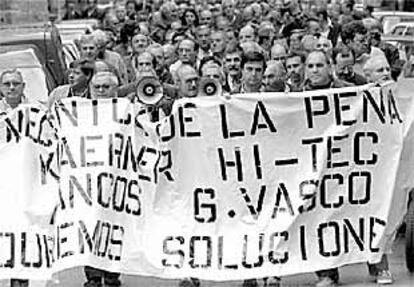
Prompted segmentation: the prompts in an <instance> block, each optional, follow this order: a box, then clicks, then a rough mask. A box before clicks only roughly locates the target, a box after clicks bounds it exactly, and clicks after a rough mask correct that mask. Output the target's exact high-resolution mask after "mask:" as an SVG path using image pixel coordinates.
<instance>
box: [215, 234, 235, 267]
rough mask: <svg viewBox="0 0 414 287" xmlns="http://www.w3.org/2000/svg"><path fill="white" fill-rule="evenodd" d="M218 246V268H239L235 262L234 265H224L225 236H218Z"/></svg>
mask: <svg viewBox="0 0 414 287" xmlns="http://www.w3.org/2000/svg"><path fill="white" fill-rule="evenodd" d="M217 248H218V258H217V263H218V269H219V270H222V269H223V268H224V269H232V270H237V269H238V268H239V266H238V265H237V264H233V265H227V264H226V265H224V266H223V258H224V237H223V236H222V235H220V236H218V240H217Z"/></svg>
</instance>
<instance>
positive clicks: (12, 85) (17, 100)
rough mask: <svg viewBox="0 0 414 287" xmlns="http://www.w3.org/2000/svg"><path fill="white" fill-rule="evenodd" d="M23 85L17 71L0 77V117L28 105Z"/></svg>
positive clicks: (17, 283)
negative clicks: (22, 105) (21, 105)
mask: <svg viewBox="0 0 414 287" xmlns="http://www.w3.org/2000/svg"><path fill="white" fill-rule="evenodd" d="M24 88H25V83H24V81H23V76H22V74H21V73H20V71H18V70H6V71H4V72H3V73H1V75H0V95H3V98H0V116H1V115H3V114H7V113H8V112H10V111H12V110H13V109H15V108H17V107H18V106H19V105H20V104H25V103H28V100H27V98H26V97H25V96H24ZM28 286H29V280H25V279H11V280H10V287H28Z"/></svg>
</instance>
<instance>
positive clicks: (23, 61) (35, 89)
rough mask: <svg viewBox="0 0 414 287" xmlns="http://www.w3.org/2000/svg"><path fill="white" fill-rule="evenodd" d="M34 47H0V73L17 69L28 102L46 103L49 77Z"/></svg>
mask: <svg viewBox="0 0 414 287" xmlns="http://www.w3.org/2000/svg"><path fill="white" fill-rule="evenodd" d="M35 50H36V46H32V47H30V45H29V46H26V47H24V46H20V47H16V46H2V47H0V73H2V72H3V71H5V70H13V69H18V70H19V71H20V72H21V73H22V75H23V79H24V81H25V83H26V87H25V96H26V97H27V98H28V99H29V100H33V101H39V102H43V103H45V102H47V99H48V94H49V91H50V89H48V85H50V83H49V84H48V81H50V80H51V75H50V74H49V73H48V72H47V69H46V68H45V66H43V65H42V63H41V62H42V61H41V60H40V59H39V58H38V56H37V53H36V51H35Z"/></svg>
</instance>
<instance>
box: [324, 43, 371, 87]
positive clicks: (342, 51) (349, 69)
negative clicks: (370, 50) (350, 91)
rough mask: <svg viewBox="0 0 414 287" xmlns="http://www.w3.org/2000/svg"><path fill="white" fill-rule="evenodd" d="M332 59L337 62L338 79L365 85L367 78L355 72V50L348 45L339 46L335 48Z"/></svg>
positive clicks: (336, 73)
mask: <svg viewBox="0 0 414 287" xmlns="http://www.w3.org/2000/svg"><path fill="white" fill-rule="evenodd" d="M332 60H333V62H334V64H335V75H336V76H337V77H338V79H340V80H343V81H346V82H348V83H351V84H354V85H356V86H360V85H364V84H366V83H367V80H366V79H365V78H364V76H362V75H360V74H358V73H355V72H354V64H355V56H354V52H353V50H351V49H349V48H348V47H347V46H343V47H338V48H335V49H334V50H333V57H332Z"/></svg>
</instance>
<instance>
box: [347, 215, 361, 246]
mask: <svg viewBox="0 0 414 287" xmlns="http://www.w3.org/2000/svg"><path fill="white" fill-rule="evenodd" d="M364 225H365V223H364V218H363V217H360V218H359V234H357V231H356V230H355V228H354V227H353V226H352V223H351V221H350V220H349V219H347V218H344V243H345V244H344V252H345V253H349V250H350V249H349V244H350V239H349V234H351V236H352V238H353V239H354V242H355V243H356V244H357V246H358V248H359V250H360V251H363V250H364Z"/></svg>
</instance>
